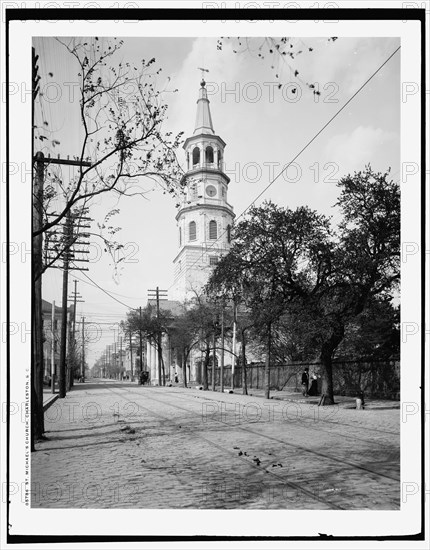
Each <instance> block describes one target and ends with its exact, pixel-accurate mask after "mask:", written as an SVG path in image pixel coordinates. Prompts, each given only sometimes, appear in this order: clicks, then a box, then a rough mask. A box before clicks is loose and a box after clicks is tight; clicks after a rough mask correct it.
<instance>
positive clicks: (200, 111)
mask: <svg viewBox="0 0 430 550" xmlns="http://www.w3.org/2000/svg"><path fill="white" fill-rule="evenodd" d="M200 86H201V87H200V91H199V99H198V100H197V115H196V124H195V129H194V135H197V134H215V132H214V128H213V124H212V117H211V111H210V108H209V99H208V92H207V90H206V82H205V81H204V79H203V78H202V81H201V82H200Z"/></svg>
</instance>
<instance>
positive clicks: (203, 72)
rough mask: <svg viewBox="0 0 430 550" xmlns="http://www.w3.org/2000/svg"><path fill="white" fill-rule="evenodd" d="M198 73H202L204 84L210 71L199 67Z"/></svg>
mask: <svg viewBox="0 0 430 550" xmlns="http://www.w3.org/2000/svg"><path fill="white" fill-rule="evenodd" d="M197 70H198V71H202V82H204V81H205V73H208V72H209V69H204V68H203V67H197Z"/></svg>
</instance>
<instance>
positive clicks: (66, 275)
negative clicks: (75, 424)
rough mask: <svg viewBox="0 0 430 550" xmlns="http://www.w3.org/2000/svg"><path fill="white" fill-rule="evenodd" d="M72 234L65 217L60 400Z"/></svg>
mask: <svg viewBox="0 0 430 550" xmlns="http://www.w3.org/2000/svg"><path fill="white" fill-rule="evenodd" d="M71 233H72V224H71V218H70V214H69V213H68V215H67V217H66V223H65V225H64V226H63V235H64V248H65V253H64V255H63V301H62V306H61V307H62V311H61V346H60V372H59V377H58V392H59V394H60V395H59V396H60V397H61V398H63V397H66V345H67V344H66V342H67V285H68V279H69V259H70V252H69V247H70V241H71Z"/></svg>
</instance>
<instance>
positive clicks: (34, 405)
mask: <svg viewBox="0 0 430 550" xmlns="http://www.w3.org/2000/svg"><path fill="white" fill-rule="evenodd" d="M38 59H39V56H38V55H36V51H35V49H34V48H32V111H31V130H32V132H31V133H32V140H31V147H32V158H34V161H35V171H34V176H33V226H32V230H33V233H35V232H36V231H39V230H40V229H41V228H42V225H43V180H44V165H43V158H44V156H43V153H42V152H38V153H37V154H36V155H34V102H35V100H36V97H37V94H38V93H39V80H40V76H39V75H38V71H39V67H38V65H37V61H38ZM32 244H33V255H32V278H33V284H34V287H33V294H32V306H33V319H32V337H31V339H32V350H33V360H32V362H31V419H32V422H31V450H32V451H34V441H35V439H36V438H40V437H42V435H43V433H44V431H45V427H44V415H43V314H42V278H41V273H42V246H43V237H42V235H37V236H35V237H33V243H32Z"/></svg>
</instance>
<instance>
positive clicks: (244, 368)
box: [242, 330, 248, 395]
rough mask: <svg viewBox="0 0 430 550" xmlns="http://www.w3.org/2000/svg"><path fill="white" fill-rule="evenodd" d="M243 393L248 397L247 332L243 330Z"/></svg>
mask: <svg viewBox="0 0 430 550" xmlns="http://www.w3.org/2000/svg"><path fill="white" fill-rule="evenodd" d="M242 393H243V395H248V385H247V380H246V342H245V330H242Z"/></svg>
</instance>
